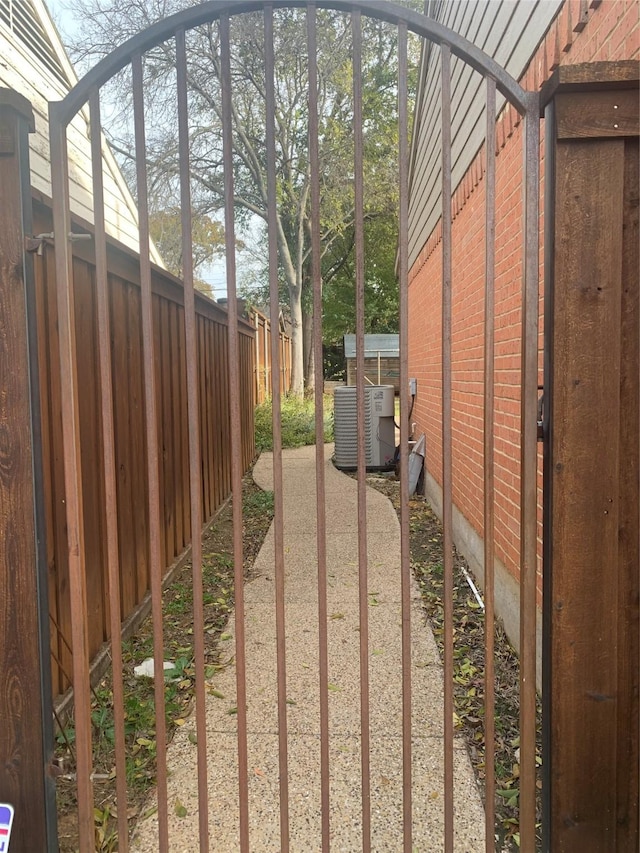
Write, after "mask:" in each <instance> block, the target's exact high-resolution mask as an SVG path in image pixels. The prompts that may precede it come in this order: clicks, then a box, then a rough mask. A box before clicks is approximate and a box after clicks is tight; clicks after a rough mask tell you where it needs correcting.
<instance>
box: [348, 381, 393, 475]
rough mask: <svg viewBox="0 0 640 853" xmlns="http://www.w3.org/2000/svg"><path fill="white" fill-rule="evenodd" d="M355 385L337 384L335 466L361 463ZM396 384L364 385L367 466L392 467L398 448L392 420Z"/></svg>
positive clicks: (378, 468)
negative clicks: (394, 386)
mask: <svg viewBox="0 0 640 853" xmlns="http://www.w3.org/2000/svg"><path fill="white" fill-rule="evenodd" d="M356 394H357V389H356V388H355V387H351V386H350V387H343V388H336V389H335V391H334V397H333V418H334V424H333V431H334V441H335V454H334V457H333V461H334V464H335V466H336V468H341V469H343V470H353V469H354V468H357V467H358V410H357V399H356ZM394 404H395V394H394V388H393V385H368V386H366V387H365V389H364V433H365V436H364V442H365V444H364V447H365V451H364V452H365V465H366V467H367V470H378V471H380V470H384V469H389V468H393V466H394V457H395V450H396V437H395V425H394V422H393V415H394Z"/></svg>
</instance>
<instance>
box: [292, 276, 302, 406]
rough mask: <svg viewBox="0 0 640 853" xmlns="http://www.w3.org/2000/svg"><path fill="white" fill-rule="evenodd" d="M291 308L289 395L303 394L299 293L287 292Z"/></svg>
mask: <svg viewBox="0 0 640 853" xmlns="http://www.w3.org/2000/svg"><path fill="white" fill-rule="evenodd" d="M289 302H290V306H291V394H293V395H294V396H295V397H302V396H303V394H304V337H303V336H304V325H303V320H302V300H301V298H300V293H299V291H298V292H291V290H290V291H289Z"/></svg>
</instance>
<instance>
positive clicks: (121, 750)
mask: <svg viewBox="0 0 640 853" xmlns="http://www.w3.org/2000/svg"><path fill="white" fill-rule="evenodd" d="M89 120H90V124H91V174H92V177H93V217H94V223H95V253H96V255H95V257H96V302H97V309H98V363H99V371H100V409H101V415H102V459H103V463H102V464H103V466H104V500H105V520H106V533H107V573H108V581H109V624H110V630H111V662H112V690H113V722H114V734H115V752H116V805H117V809H118V850H122V851H123V853H126V851H127V850H128V849H129V831H128V825H127V771H126V745H125V736H124V684H123V678H122V671H123V669H122V625H121V623H122V613H121V609H120V559H119V552H118V505H117V490H116V458H115V439H114V425H113V385H112V375H111V321H110V316H109V280H108V268H107V235H106V229H105V219H104V184H103V175H102V122H101V118H100V93H99V91H98V90H97V89H95V90H94V92H93V94H92V95H91V98H90V99H89Z"/></svg>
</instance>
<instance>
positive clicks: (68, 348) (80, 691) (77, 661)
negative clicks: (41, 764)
mask: <svg viewBox="0 0 640 853" xmlns="http://www.w3.org/2000/svg"><path fill="white" fill-rule="evenodd" d="M49 116H50V135H51V182H52V195H53V228H54V234H55V235H56V241H55V258H56V292H57V306H58V333H59V347H60V350H59V352H60V387H61V395H62V400H61V409H62V442H63V453H64V489H65V505H66V521H67V544H68V553H69V595H70V603H71V639H72V645H73V698H74V719H75V728H76V732H75V735H76V741H75V748H76V773H77V792H78V839H79V844H80V851H81V853H89V851H93V849H94V824H93V785H92V782H91V770H92V762H93V756H92V746H91V696H90V681H89V632H88V625H87V586H86V566H85V550H84V518H83V508H82V471H81V467H80V423H79V415H78V375H77V371H76V342H75V316H74V300H73V291H72V282H73V270H72V257H71V250H70V247H69V237H68V235H69V232H70V230H71V215H70V211H69V179H68V172H67V166H68V162H67V130H66V125H63V124H62V122H61V121H59V120H58V119H57V117H56V105H55V104H51V105H50V107H49Z"/></svg>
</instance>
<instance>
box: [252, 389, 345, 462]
mask: <svg viewBox="0 0 640 853" xmlns="http://www.w3.org/2000/svg"><path fill="white" fill-rule="evenodd" d="M332 399H333V398H332V397H330V396H329V395H326V396H325V397H324V437H323V438H324V441H325V442H326V441H333V409H332V405H331V404H332ZM280 413H281V418H282V446H283V447H303V446H304V445H306V444H315V441H316V427H315V404H314V401H313V400H309V399H304V400H302V399H299V398H298V397H293V396H292V397H284V398H283V400H282V407H281V409H280ZM272 414H273V413H272V406H271V400H266V401H265V402H264V403H261V404H260V405H259V406H257V407H256V412H255V431H256V449H257V450H273V427H272Z"/></svg>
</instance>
